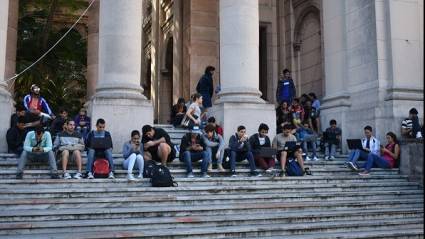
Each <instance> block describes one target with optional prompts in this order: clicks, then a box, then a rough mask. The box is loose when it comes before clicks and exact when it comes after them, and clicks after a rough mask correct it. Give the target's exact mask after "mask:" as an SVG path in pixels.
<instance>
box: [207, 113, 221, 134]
mask: <svg viewBox="0 0 425 239" xmlns="http://www.w3.org/2000/svg"><path fill="white" fill-rule="evenodd" d="M207 123H208V124H212V125H213V126H214V127H215V132H216V133H217V134H219V135H221V136H223V133H224V132H223V127H221V126H220V125H219V124H218V123H217V121H216V119H215V117H214V116H211V117H209V118H208V121H207Z"/></svg>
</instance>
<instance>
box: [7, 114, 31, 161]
mask: <svg viewBox="0 0 425 239" xmlns="http://www.w3.org/2000/svg"><path fill="white" fill-rule="evenodd" d="M26 133H27V131H26V130H25V117H24V116H19V117H18V119H17V122H16V123H15V125H14V126H13V127H11V128H10V129H8V130H7V133H6V141H7V150H8V152H9V153H14V154H16V155H21V153H22V151H23V150H24V140H25V135H26Z"/></svg>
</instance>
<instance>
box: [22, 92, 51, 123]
mask: <svg viewBox="0 0 425 239" xmlns="http://www.w3.org/2000/svg"><path fill="white" fill-rule="evenodd" d="M23 104H24V107H25V109H26V110H27V113H26V115H27V122H28V125H27V126H28V127H30V129H29V130H34V129H35V127H37V126H38V125H43V126H45V124H46V123H47V122H49V120H54V119H55V115H54V114H53V112H52V110H51V109H50V106H49V104H48V103H47V101H46V100H45V99H44V98H43V97H41V95H40V87H38V86H37V85H36V84H33V85H31V88H30V93H29V94H28V95H26V96H25V97H24V100H23Z"/></svg>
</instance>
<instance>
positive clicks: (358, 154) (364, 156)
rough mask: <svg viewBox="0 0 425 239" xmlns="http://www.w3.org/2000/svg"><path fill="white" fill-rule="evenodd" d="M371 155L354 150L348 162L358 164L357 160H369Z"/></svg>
mask: <svg viewBox="0 0 425 239" xmlns="http://www.w3.org/2000/svg"><path fill="white" fill-rule="evenodd" d="M369 154H371V153H367V152H365V151H363V150H360V149H355V150H352V151H351V152H350V154H349V155H348V162H352V163H354V164H357V160H359V159H363V160H367V157H368V156H369Z"/></svg>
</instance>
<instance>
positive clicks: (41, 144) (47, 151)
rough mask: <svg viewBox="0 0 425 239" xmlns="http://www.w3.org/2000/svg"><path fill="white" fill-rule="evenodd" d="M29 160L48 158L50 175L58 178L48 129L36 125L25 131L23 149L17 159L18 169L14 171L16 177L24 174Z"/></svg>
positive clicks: (20, 177)
mask: <svg viewBox="0 0 425 239" xmlns="http://www.w3.org/2000/svg"><path fill="white" fill-rule="evenodd" d="M28 159H30V160H37V161H40V160H48V162H49V167H50V177H51V178H52V179H58V178H59V175H58V170H57V166H56V160H55V155H54V154H53V151H52V137H51V136H50V133H49V132H48V131H46V132H45V131H44V128H43V127H41V126H38V127H36V128H35V130H34V131H30V132H28V133H27V135H26V137H25V142H24V151H22V154H21V157H20V158H19V161H18V170H17V172H16V179H22V178H23V175H24V168H25V165H26V164H27V161H28Z"/></svg>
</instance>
